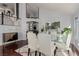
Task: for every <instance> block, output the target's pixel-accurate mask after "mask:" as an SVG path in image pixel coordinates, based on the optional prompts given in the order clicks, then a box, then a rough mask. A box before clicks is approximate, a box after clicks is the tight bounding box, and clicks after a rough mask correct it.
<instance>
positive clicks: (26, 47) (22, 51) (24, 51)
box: [15, 45, 44, 56]
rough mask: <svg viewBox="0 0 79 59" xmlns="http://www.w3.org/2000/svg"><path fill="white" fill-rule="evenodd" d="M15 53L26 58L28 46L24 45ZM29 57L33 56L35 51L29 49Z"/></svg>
mask: <svg viewBox="0 0 79 59" xmlns="http://www.w3.org/2000/svg"><path fill="white" fill-rule="evenodd" d="M15 51H16V52H17V53H19V54H21V55H22V56H28V46H27V45H25V46H23V47H21V48H18V49H16V50H15ZM31 56H35V51H33V50H32V49H31ZM37 56H39V52H37ZM42 56H44V55H43V54H42Z"/></svg>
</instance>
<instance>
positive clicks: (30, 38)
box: [27, 31, 37, 50]
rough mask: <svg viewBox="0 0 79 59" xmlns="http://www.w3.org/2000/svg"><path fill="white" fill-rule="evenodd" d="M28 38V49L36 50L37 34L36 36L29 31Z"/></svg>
mask: <svg viewBox="0 0 79 59" xmlns="http://www.w3.org/2000/svg"><path fill="white" fill-rule="evenodd" d="M27 38H28V47H29V48H30V49H33V50H36V49H37V37H36V34H34V33H33V32H32V31H29V32H28V33H27Z"/></svg>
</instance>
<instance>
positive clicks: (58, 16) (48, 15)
mask: <svg viewBox="0 0 79 59" xmlns="http://www.w3.org/2000/svg"><path fill="white" fill-rule="evenodd" d="M39 11H40V12H39V17H40V19H39V21H40V25H44V24H45V23H46V22H49V23H52V22H55V21H60V25H61V26H60V27H61V30H62V29H63V28H64V27H67V26H69V25H71V16H69V15H65V14H62V13H59V12H53V11H50V10H46V9H41V8H40V10H39Z"/></svg>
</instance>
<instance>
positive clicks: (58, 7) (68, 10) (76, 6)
mask: <svg viewBox="0 0 79 59" xmlns="http://www.w3.org/2000/svg"><path fill="white" fill-rule="evenodd" d="M30 5H32V6H33V5H34V6H37V7H39V8H46V9H47V10H51V11H53V12H61V13H64V14H68V15H73V14H75V13H76V12H78V11H79V3H30Z"/></svg>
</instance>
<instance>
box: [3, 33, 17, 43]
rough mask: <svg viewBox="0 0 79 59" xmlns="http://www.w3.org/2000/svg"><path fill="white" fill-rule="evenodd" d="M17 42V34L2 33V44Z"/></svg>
mask: <svg viewBox="0 0 79 59" xmlns="http://www.w3.org/2000/svg"><path fill="white" fill-rule="evenodd" d="M14 40H18V33H16V32H13V33H3V42H10V41H14Z"/></svg>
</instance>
